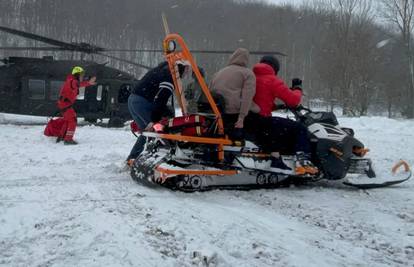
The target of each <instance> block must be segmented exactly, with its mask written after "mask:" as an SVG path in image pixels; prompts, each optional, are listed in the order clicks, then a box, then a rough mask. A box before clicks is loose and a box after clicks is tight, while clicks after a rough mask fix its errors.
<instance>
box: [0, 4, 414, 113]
mask: <svg viewBox="0 0 414 267" xmlns="http://www.w3.org/2000/svg"><path fill="white" fill-rule="evenodd" d="M380 1H381V4H380V5H377V3H378V1H374V3H373V1H371V0H326V1H321V0H314V1H309V2H307V4H303V5H302V6H298V7H292V6H288V5H284V6H275V5H269V4H267V3H265V2H261V1H248V0H239V1H233V0H139V1H137V0H117V1H111V0H82V1H81V0H72V1H64V0H11V1H4V0H1V1H0V25H3V26H8V27H13V28H17V29H21V30H25V31H29V32H33V33H36V34H41V35H45V36H47V37H51V38H55V39H58V40H62V41H66V42H87V43H91V44H94V45H98V46H102V47H108V48H129V49H134V48H147V49H160V48H161V42H162V39H163V37H164V35H165V34H164V30H163V27H162V21H161V14H162V13H163V12H164V13H165V14H166V15H167V18H168V22H169V26H170V29H171V31H173V32H177V33H179V34H181V35H182V36H183V37H184V38H185V40H186V41H187V43H188V45H189V47H190V49H200V50H232V49H236V48H237V47H245V48H247V49H249V50H263V51H264V50H270V51H280V52H283V53H285V54H287V56H286V57H281V56H279V59H280V61H281V63H282V64H281V66H282V70H281V73H280V75H281V76H282V78H284V79H285V80H286V81H287V82H288V81H289V80H290V79H292V78H294V77H299V78H302V79H303V80H304V88H305V94H306V97H307V99H315V98H317V99H322V100H324V101H325V102H326V103H328V104H329V106H330V107H331V108H334V107H341V108H342V110H343V112H344V114H346V115H356V116H359V115H366V114H367V113H368V111H370V112H378V113H379V112H387V113H388V115H389V116H399V115H402V116H405V117H408V118H413V117H414V105H413V104H414V53H413V45H412V41H413V19H412V16H413V8H414V0H384V1H382V0H380ZM374 4H375V5H374ZM12 45H16V46H44V44H41V43H39V42H35V41H30V40H24V39H22V38H19V37H14V36H11V35H9V34H3V33H1V34H0V46H12ZM51 54H53V55H54V56H55V57H56V58H59V59H70V58H72V59H73V58H80V56H81V55H79V53H70V52H59V53H57V52H53V53H51V52H34V51H26V52H11V51H8V52H4V51H0V56H3V57H7V56H42V55H51ZM113 55H116V56H119V57H125V58H127V59H129V60H133V61H136V62H139V63H142V64H146V65H150V66H155V65H156V64H157V63H158V62H160V61H161V60H162V55H161V54H160V53H121V52H119V53H113ZM227 58H228V55H204V54H203V55H197V56H196V59H197V62H198V64H199V65H200V66H203V68H204V69H205V70H206V71H207V74H208V76H209V77H211V75H212V74H213V73H214V72H215V71H217V70H218V69H219V68H221V67H223V66H224V65H225V64H226V63H227ZM87 59H92V60H95V61H98V62H105V61H108V62H109V64H110V65H112V66H114V67H116V68H119V69H122V70H125V71H128V72H130V73H133V74H135V75H136V76H137V77H140V76H141V75H142V74H143V73H144V72H145V70H143V69H138V68H135V67H132V66H130V65H128V64H126V63H121V62H117V61H111V60H109V59H106V58H101V57H100V56H88V57H87ZM258 60H259V57H257V56H252V57H251V64H253V63H255V62H257V61H258Z"/></svg>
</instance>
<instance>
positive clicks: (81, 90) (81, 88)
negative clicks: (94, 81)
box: [76, 87, 85, 100]
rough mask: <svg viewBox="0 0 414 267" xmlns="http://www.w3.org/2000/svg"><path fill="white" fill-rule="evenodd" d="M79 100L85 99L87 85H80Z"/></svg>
mask: <svg viewBox="0 0 414 267" xmlns="http://www.w3.org/2000/svg"><path fill="white" fill-rule="evenodd" d="M76 99H78V100H84V99H85V87H79V94H78V96H77V97H76Z"/></svg>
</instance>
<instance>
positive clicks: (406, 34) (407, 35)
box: [382, 0, 414, 118]
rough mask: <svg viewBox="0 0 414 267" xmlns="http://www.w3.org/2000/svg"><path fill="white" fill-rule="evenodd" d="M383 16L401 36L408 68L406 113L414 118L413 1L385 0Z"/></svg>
mask: <svg viewBox="0 0 414 267" xmlns="http://www.w3.org/2000/svg"><path fill="white" fill-rule="evenodd" d="M382 4H383V14H384V17H385V18H386V19H388V20H389V21H390V22H391V23H393V24H394V25H395V26H396V27H397V28H398V30H399V33H400V34H401V42H402V44H403V46H404V51H405V56H406V60H405V61H406V63H405V64H406V66H407V76H408V78H407V92H406V93H407V99H408V101H406V103H405V110H404V111H405V112H404V113H406V115H407V117H409V118H414V50H413V36H412V35H413V28H414V27H413V26H414V25H413V24H414V19H413V15H414V1H413V0H383V1H382Z"/></svg>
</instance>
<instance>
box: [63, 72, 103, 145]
mask: <svg viewBox="0 0 414 267" xmlns="http://www.w3.org/2000/svg"><path fill="white" fill-rule="evenodd" d="M84 74H85V71H84V69H83V68H82V67H79V66H76V67H74V68H73V69H72V74H70V75H68V76H67V78H66V81H65V83H64V84H63V86H62V88H61V89H60V93H59V99H58V101H57V106H58V108H59V111H60V113H61V114H62V116H63V119H64V120H65V123H64V125H63V127H62V129H61V132H60V135H59V137H58V138H57V140H56V142H57V143H58V142H60V141H62V140H63V141H64V144H65V145H76V144H77V142H76V141H75V140H73V136H74V135H75V130H76V124H77V118H76V112H75V110H74V109H73V105H74V104H75V101H76V98H77V96H78V94H79V87H87V86H92V85H95V84H96V77H92V78H91V79H90V80H89V81H83V77H84Z"/></svg>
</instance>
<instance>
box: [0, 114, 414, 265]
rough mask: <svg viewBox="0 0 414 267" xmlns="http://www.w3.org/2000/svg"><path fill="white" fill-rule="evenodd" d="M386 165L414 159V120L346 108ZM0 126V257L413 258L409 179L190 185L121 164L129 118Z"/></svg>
mask: <svg viewBox="0 0 414 267" xmlns="http://www.w3.org/2000/svg"><path fill="white" fill-rule="evenodd" d="M340 122H341V123H342V124H343V125H344V126H348V127H352V128H354V129H355V132H356V135H357V136H358V137H359V138H360V139H361V140H363V141H364V142H365V143H366V145H367V146H368V147H369V148H370V149H371V152H370V154H371V156H372V158H373V159H374V161H375V162H376V167H377V169H379V172H381V173H382V174H384V175H385V174H386V173H388V171H389V168H390V166H391V165H392V164H393V163H394V161H396V160H397V159H399V158H404V159H407V160H408V161H409V163H410V164H413V163H414V156H413V155H414V152H413V151H414V150H413V149H414V138H413V137H414V122H413V121H402V120H401V121H399V120H390V119H386V118H381V117H372V118H368V117H362V118H359V119H355V118H341V119H340ZM42 131H43V126H15V125H0V151H1V152H0V153H1V154H0V155H1V160H0V225H1V227H0V266H390V265H391V266H413V265H414V210H413V207H414V190H413V189H414V182H413V181H409V182H407V183H405V184H402V185H400V186H397V187H393V188H386V189H377V190H372V191H361V190H354V189H351V188H348V187H345V186H342V185H341V184H340V183H338V182H320V183H319V184H317V185H312V186H303V187H292V188H287V189H277V190H258V191H248V192H245V191H212V192H205V193H194V194H184V193H178V192H171V191H167V190H163V189H160V190H154V189H149V188H144V187H142V186H139V185H137V184H136V183H134V182H133V181H132V180H131V178H130V177H129V174H128V172H125V171H123V163H124V160H125V158H126V156H127V154H128V152H129V150H130V148H131V147H132V145H133V143H134V137H133V136H132V135H131V134H130V132H129V130H128V129H126V128H125V129H107V128H100V127H94V126H84V127H80V128H79V129H78V131H77V133H76V138H77V140H78V141H79V142H80V144H79V145H78V146H64V145H63V144H55V142H54V140H53V139H49V138H47V137H44V136H43V135H42Z"/></svg>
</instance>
